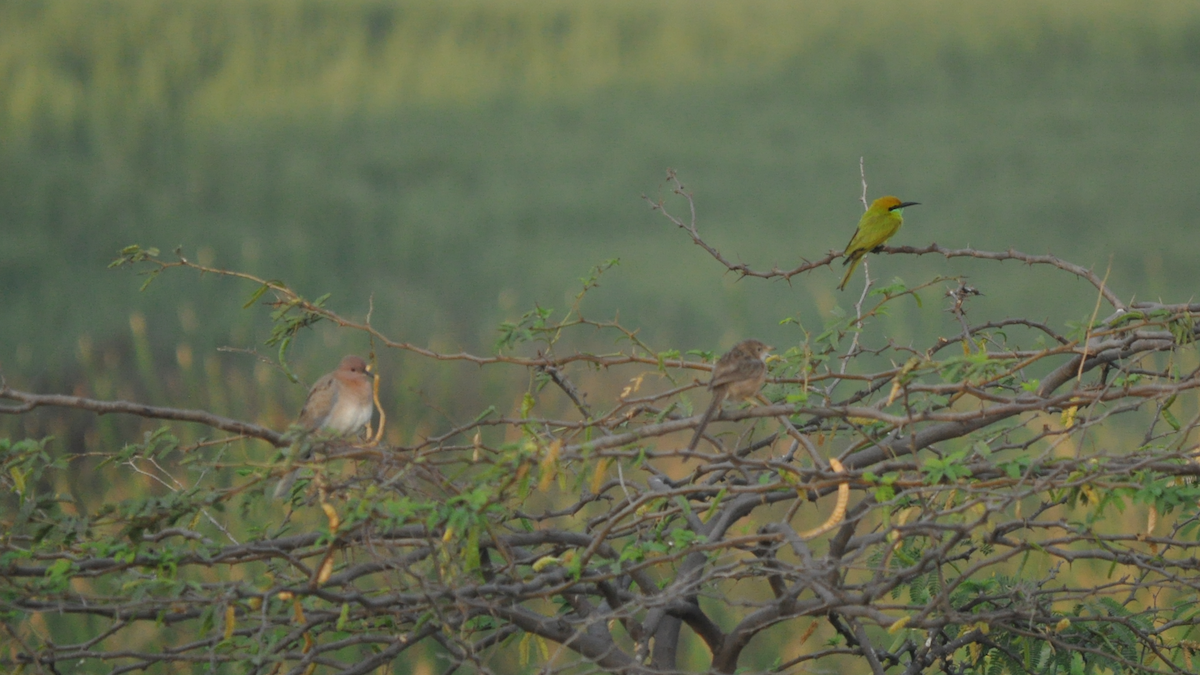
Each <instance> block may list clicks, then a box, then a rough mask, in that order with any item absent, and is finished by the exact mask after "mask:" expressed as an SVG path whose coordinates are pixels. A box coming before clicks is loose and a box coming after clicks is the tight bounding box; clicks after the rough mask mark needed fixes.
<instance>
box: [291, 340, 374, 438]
mask: <svg viewBox="0 0 1200 675" xmlns="http://www.w3.org/2000/svg"><path fill="white" fill-rule="evenodd" d="M371 394H372V391H371V375H370V374H368V373H367V362H366V361H363V360H362V359H361V358H359V357H357V356H354V355H353V354H351V355H350V356H347V357H346V358H344V359H342V362H341V364H339V365H338V368H337V370H335V371H333V372H332V373H328V374H326V375H324V376H323V377H321V379H319V380H317V383H316V384H314V385H313V386H312V389H309V390H308V399H307V400H305V401H304V407H303V408H301V409H300V417H299V419H297V420H296V424H299V425H300V426H302V427H304V428H305V429H306V430H308V431H316V430H318V429H322V430H325V431H332V432H333V433H335V434H338V435H339V436H353V435H355V434H357V433H359V432H361V431H362V430H363V427H365V426H367V423H368V422H370V421H371V414H372V413H373V412H375V405H374V403H373V402H372V398H371Z"/></svg>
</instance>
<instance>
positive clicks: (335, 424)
mask: <svg viewBox="0 0 1200 675" xmlns="http://www.w3.org/2000/svg"><path fill="white" fill-rule="evenodd" d="M373 393H374V392H373V390H372V388H371V375H370V374H369V373H368V372H367V362H366V361H364V360H362V359H361V358H360V357H358V356H355V355H353V354H351V355H350V356H347V357H345V358H343V359H342V362H341V363H340V364H339V365H338V367H337V370H335V371H333V372H332V373H327V374H325V375H323V376H322V377H321V379H319V380H317V383H316V384H314V385H313V386H312V389H309V390H308V398H307V399H305V401H304V407H303V408H301V409H300V417H299V418H297V420H296V424H297V425H298V426H300V427H303V428H304V430H305V431H308V432H313V431H318V430H319V431H329V432H332V433H334V434H336V435H338V436H356V435H358V434H360V433H362V430H363V428H364V427H366V426H367V424H368V423H370V421H371V415H372V414H373V413H374V412H375V404H374V399H373V397H372V395H373ZM299 475H300V470H299V469H297V470H295V471H293V472H291V473H290V474H288V475H287V476H284V478H283V479H282V480H280V481H279V484H278V485H276V486H275V497H276V498H279V497H282V496H283V495H285V494H287V492H288V490H290V489H291V488H292V484H293V483H295V482H296V478H297V477H299Z"/></svg>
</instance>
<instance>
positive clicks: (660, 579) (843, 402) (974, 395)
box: [0, 177, 1200, 675]
mask: <svg viewBox="0 0 1200 675" xmlns="http://www.w3.org/2000/svg"><path fill="white" fill-rule="evenodd" d="M672 180H674V179H673V177H672ZM673 185H674V189H675V192H676V193H677V194H678V195H680V196H681V197H682V198H683V199H684V200H685V201H684V203H686V204H687V205H689V206H691V205H692V197H691V195H690V194H689V193H688V192H687V190H686V189H685V188H684V186H683V185H682V184H679V183H678V182H674V183H673ZM864 196H865V195H864ZM651 206H652V208H654V209H655V210H657V211H660V212H661V213H662V214H663V216H664V217H665V218H666V219H667V222H668V223H671V224H673V225H674V226H677V227H679V228H680V229H681V230H682V231H683V232H684V233H685V234H686V236H687V237H690V239H691V240H692V241H693V242H694V243H695V244H696V245H699V246H701V247H703V248H704V249H705V250H706V251H707V253H708V254H709V255H710V257H711V259H712V260H713V261H714V265H713V270H714V273H727V274H729V273H731V274H735V275H740V276H741V277H744V278H745V279H744V283H784V282H786V283H793V284H795V283H806V284H808V283H812V284H817V283H830V282H829V281H828V279H826V278H825V277H824V276H820V277H819V276H817V275H816V274H815V272H818V271H820V270H822V269H823V268H824V267H826V266H829V265H830V263H832V262H834V261H836V260H837V259H838V258H839V257H840V255H841V254H840V252H836V251H834V252H830V253H829V254H828V255H826V256H824V257H821V258H820V259H817V260H814V261H806V262H804V263H803V264H801V265H799V266H798V267H796V268H795V269H789V270H781V269H770V270H767V269H759V268H754V267H753V266H751V265H748V264H744V263H737V262H734V261H732V260H731V259H729V258H727V257H726V256H724V255H723V254H722V253H721V252H720V251H718V250H717V249H716V248H714V247H713V246H711V245H710V244H708V243H707V242H706V241H705V240H704V238H703V237H702V235H701V232H700V231H699V229H698V227H697V225H696V221H695V215H694V214H695V210H694V208H693V209H692V211H691V214H690V215H688V216H683V217H681V216H679V215H676V214H673V213H671V212H669V211H668V210H667V208H666V205H665V204H664V203H663V202H661V201H659V202H651ZM876 252H877V253H880V254H885V255H891V256H900V257H903V256H916V255H941V256H945V257H960V258H966V259H968V260H969V262H970V264H972V265H995V264H1008V265H1010V266H1011V269H1012V274H1020V273H1021V270H1022V269H1023V268H1022V267H1018V266H1017V265H1013V264H1012V263H1014V262H1016V263H1022V264H1024V265H1045V266H1050V267H1052V268H1054V269H1055V270H1057V271H1058V272H1059V273H1060V274H1061V276H1062V278H1063V283H1066V282H1067V281H1071V280H1082V281H1083V282H1085V283H1088V284H1091V285H1092V286H1093V287H1094V288H1095V297H1096V301H1095V304H1094V306H1089V307H1080V308H1078V313H1077V314H1076V315H1074V316H1071V317H1051V318H1050V319H1048V320H1043V319H1040V318H1035V317H989V316H975V313H973V312H970V311H969V310H970V306H971V302H972V299H973V298H974V297H975V296H976V295H977V294H978V293H979V290H977V289H975V288H972V287H971V286H969V285H968V284H967V283H966V281H967V280H965V279H959V278H944V277H936V278H932V279H928V280H926V281H923V282H921V283H919V284H916V285H906V284H904V283H902V282H899V281H896V282H893V283H883V284H881V283H878V282H875V281H873V280H871V278H870V276H869V263H868V273H867V274H868V276H867V281H866V283H865V284H862V285H861V291H858V292H855V293H854V294H853V296H851V295H850V294H849V292H848V293H847V297H850V298H851V300H852V302H853V305H852V307H851V308H850V309H849V310H848V311H844V312H835V313H834V314H833V315H832V316H831V318H829V319H828V320H827V321H826V322H825V323H824V324H823V325H822V326H821V327H820V329H819V330H807V329H805V327H804V325H803V322H801V321H800V320H799V319H796V318H791V319H787V318H785V319H784V320H785V321H790V322H792V323H794V324H796V328H797V330H796V336H797V337H796V339H795V340H794V341H793V342H791V343H789V344H784V345H780V344H777V345H776V354H777V356H778V357H779V358H778V359H776V360H774V361H772V363H771V364H770V371H769V375H768V378H767V384H766V386H765V387H764V388H763V390H762V392H761V393H760V396H759V397H758V400H756V401H752V402H751V404H749V405H742V406H737V405H728V406H726V407H725V408H724V409H722V410H721V411H719V412H718V414H717V415H716V416H715V417H714V421H713V423H712V424H711V425H710V426H709V427H708V428H707V429H706V431H705V434H704V442H702V443H701V444H700V445H699V446H698V447H697V449H696V450H694V451H688V450H686V449H685V448H686V443H687V441H688V439H689V437H690V435H691V432H692V430H693V429H694V427H695V426H696V424H697V422H698V421H699V413H700V412H702V411H703V409H704V406H705V404H706V403H707V395H706V394H705V392H704V383H705V379H706V376H707V374H708V372H709V371H710V370H711V368H712V364H713V362H714V361H715V360H716V357H717V356H718V355H719V354H718V353H715V352H688V353H681V352H680V351H679V350H673V349H659V348H653V347H651V346H650V345H648V344H646V343H645V342H644V341H643V340H642V339H641V338H640V337H639V334H638V331H637V330H636V329H634V328H631V327H628V326H625V325H623V324H622V323H621V321H620V320H619V319H618V318H611V319H603V320H598V319H594V318H590V317H589V316H588V315H587V314H586V298H587V293H588V291H589V289H591V288H593V287H595V286H596V285H597V284H598V283H600V280H601V277H602V275H603V274H605V273H606V272H607V271H608V270H609V269H610V268H611V267H612V266H613V265H614V264H615V261H610V262H608V263H604V264H601V265H598V266H597V267H596V268H595V269H594V270H592V272H591V274H590V275H589V276H588V277H586V278H585V279H583V280H582V281H583V287H582V289H581V290H580V291H579V292H578V294H577V295H576V296H575V301H574V303H573V305H572V306H571V307H569V309H568V310H567V311H566V312H553V311H551V310H549V309H546V308H542V307H535V308H534V309H532V310H530V311H529V312H527V313H525V314H524V315H523V316H521V317H520V318H519V319H516V320H514V321H512V322H508V323H505V324H504V325H503V326H501V329H500V337H499V339H498V342H497V345H496V349H495V352H494V353H492V354H486V355H484V354H471V353H466V352H448V351H438V350H436V349H431V348H427V347H421V346H418V345H414V344H409V343H407V342H405V341H404V340H403V339H402V338H400V337H396V336H389V335H386V334H384V333H382V332H380V331H378V330H376V329H375V328H374V327H373V326H372V325H371V322H370V317H369V316H368V317H366V318H364V319H355V318H350V317H346V316H342V315H340V314H338V313H337V311H336V310H335V309H333V308H331V307H330V306H329V303H328V299H327V298H317V299H309V298H306V297H303V296H302V295H300V294H299V293H297V292H296V291H295V290H293V289H291V288H289V287H288V286H287V285H286V284H285V283H283V282H280V281H273V280H265V279H261V278H258V277H256V276H254V275H252V274H249V273H246V272H242V271H236V270H228V269H218V268H215V267H210V266H206V265H201V264H199V263H196V262H194V261H192V260H190V259H188V258H187V257H186V256H185V255H184V254H183V252H182V251H176V253H175V254H174V255H173V256H172V255H162V254H161V253H160V252H159V251H157V250H154V249H151V248H143V247H140V246H131V247H129V248H127V249H125V250H124V251H122V253H121V257H120V258H119V259H118V260H117V261H116V262H114V266H117V267H131V268H134V269H137V270H138V271H139V272H140V273H142V274H145V275H147V283H151V282H152V281H153V280H154V279H155V278H156V277H158V276H160V275H163V274H217V275H225V276H231V277H236V278H239V279H241V280H243V281H244V282H245V283H246V284H247V292H248V294H249V297H248V302H246V306H247V307H248V308H249V307H260V308H265V310H266V311H269V312H270V314H271V318H272V320H273V321H274V332H273V333H272V335H271V337H270V339H269V340H268V345H269V346H273V347H277V348H278V355H277V357H275V358H274V363H275V365H276V366H278V367H280V368H281V369H283V370H284V372H289V373H290V370H289V368H290V366H289V364H288V361H287V354H288V348H289V346H290V345H291V344H292V343H293V341H294V340H296V339H298V338H300V337H301V336H303V335H304V331H305V329H306V328H308V327H310V326H313V325H314V324H316V323H319V322H327V323H332V324H334V325H336V326H338V327H339V328H340V329H342V330H346V331H355V332H358V333H361V334H362V335H363V336H364V338H365V339H368V340H369V342H370V344H371V348H372V352H373V355H374V354H375V353H381V352H383V351H385V350H400V351H404V352H408V353H411V354H413V355H416V356H419V357H422V358H427V359H430V360H435V361H445V362H466V363H470V364H475V365H477V366H478V367H479V368H481V369H482V368H487V369H494V368H495V369H512V370H516V371H520V372H523V373H527V377H526V380H527V382H528V385H527V387H525V388H524V389H523V390H522V391H520V392H517V393H516V394H515V395H514V397H513V398H511V399H507V400H497V401H494V402H493V403H491V404H490V405H488V406H486V407H484V408H483V409H481V410H479V411H478V413H477V415H476V416H475V417H474V418H473V419H470V420H467V421H463V422H455V423H453V424H449V425H444V426H443V428H440V429H438V430H437V431H436V432H435V433H432V434H430V435H428V436H426V437H423V438H422V439H421V440H419V441H418V442H415V443H412V444H410V445H404V446H401V445H394V444H390V443H389V442H387V441H386V440H384V434H383V433H382V432H383V429H381V428H379V427H383V426H386V423H387V422H386V417H387V414H388V412H389V409H388V406H387V403H386V401H384V402H380V407H379V412H380V413H382V414H381V415H380V416H379V418H380V419H378V420H377V424H376V427H375V429H376V432H375V433H374V434H372V435H371V438H370V439H369V440H353V441H352V440H347V439H338V438H333V437H330V436H327V435H323V434H321V433H319V432H318V433H313V434H305V433H303V432H301V431H300V430H299V429H297V428H292V429H290V430H287V431H285V432H281V431H278V430H273V429H268V428H266V427H264V426H261V425H260V424H258V423H256V421H254V420H243V419H236V418H232V417H224V416H220V415H217V414H214V413H212V412H209V411H206V410H199V409H182V408H173V407H164V406H160V405H156V403H157V402H154V401H149V402H133V401H122V400H112V399H105V400H101V399H95V398H87V397H81V396H71V395H63V394H54V393H38V392H31V391H24V390H20V389H16V388H13V387H10V386H9V385H8V384H7V383H3V384H0V398H3V399H4V400H6V401H8V403H7V404H5V405H3V406H2V407H0V413H3V414H5V415H15V416H20V415H30V414H33V413H34V411H35V410H37V409H39V408H46V407H52V408H74V409H82V410H87V411H92V412H94V413H97V414H111V413H119V414H126V415H134V416H139V417H142V418H145V419H150V420H161V421H162V425H161V426H160V427H158V428H157V430H155V431H153V432H150V433H147V434H145V435H144V436H141V437H129V438H116V439H111V447H107V448H106V449H105V451H104V453H102V454H103V457H102V458H101V459H102V461H103V462H106V463H110V464H119V465H125V466H128V467H129V468H130V470H131V472H133V474H135V475H137V476H139V477H141V478H144V479H145V480H146V483H147V488H146V489H145V490H143V491H142V493H141V494H140V496H137V497H130V498H125V499H121V500H117V501H111V502H104V503H102V504H99V505H96V506H86V507H85V503H84V502H83V501H81V500H79V499H77V498H75V497H73V496H72V495H70V494H65V493H63V492H61V491H60V489H59V487H57V486H61V485H62V484H63V483H62V481H61V480H60V479H59V477H60V476H61V475H62V474H63V473H65V472H70V471H72V470H73V467H75V466H78V464H77V462H75V461H74V460H75V459H76V458H73V457H72V456H71V455H70V453H69V451H68V450H67V449H64V448H63V447H61V445H60V444H59V443H58V442H57V441H56V440H55V439H52V438H49V437H45V438H21V437H9V438H0V461H2V462H3V472H2V473H0V481H2V482H3V485H4V487H5V491H6V494H4V495H2V496H0V523H2V525H3V534H2V535H0V542H2V548H0V580H2V582H3V583H2V584H0V616H2V618H3V626H4V630H5V632H6V633H7V637H8V640H9V642H8V644H9V647H8V648H7V649H3V650H0V663H3V664H4V667H5V668H9V669H11V668H14V667H18V666H20V667H23V668H25V671H26V672H39V673H43V672H44V673H49V672H111V673H126V672H143V671H145V672H230V673H232V672H248V673H312V672H321V673H343V674H352V673H370V672H413V671H414V670H416V669H417V667H416V666H415V665H414V661H413V660H411V659H410V658H409V657H410V655H412V654H414V653H416V652H420V653H421V654H426V655H429V658H430V659H432V662H433V663H434V664H435V667H436V668H437V669H438V672H443V673H446V674H447V675H449V674H450V673H455V672H516V671H528V672H533V671H535V670H537V671H538V672H558V671H565V672H595V671H603V672H616V673H654V672H679V671H710V672H715V673H734V672H795V673H798V672H809V670H810V669H812V668H815V667H817V666H818V665H819V667H820V668H821V669H822V670H823V671H824V672H830V671H832V670H835V669H841V672H854V673H865V672H870V673H875V674H881V673H908V674H916V673H934V672H945V673H956V674H959V673H961V674H968V673H971V674H974V673H980V674H982V673H987V674H992V673H1014V674H1016V673H1070V674H1071V675H1075V674H1076V673H1109V672H1112V673H1177V672H1190V671H1192V670H1193V665H1192V658H1193V655H1194V651H1195V650H1196V649H1197V647H1198V646H1200V641H1197V640H1196V637H1195V631H1196V625H1197V623H1198V622H1200V617H1198V611H1200V606H1198V605H1197V603H1196V592H1197V589H1198V588H1200V562H1198V561H1197V558H1196V556H1195V554H1194V546H1195V543H1196V536H1197V525H1198V524H1200V520H1198V519H1197V500H1198V499H1200V488H1198V487H1197V486H1196V485H1195V484H1194V481H1193V479H1194V477H1195V476H1196V475H1197V474H1198V473H1200V460H1198V459H1197V445H1196V441H1195V433H1194V432H1195V429H1196V427H1197V426H1198V425H1200V414H1198V413H1196V412H1195V411H1196V410H1197V406H1196V396H1195V394H1194V393H1193V391H1192V390H1194V389H1196V388H1197V387H1198V386H1200V359H1198V358H1197V354H1196V349H1195V346H1194V343H1195V338H1196V335H1197V329H1198V327H1197V323H1196V319H1195V318H1194V316H1193V314H1194V313H1196V312H1200V303H1192V302H1177V303H1168V302H1146V301H1141V302H1132V301H1129V302H1127V301H1125V300H1122V298H1123V297H1125V295H1123V294H1124V293H1128V291H1127V290H1126V289H1113V288H1110V287H1109V286H1108V284H1107V281H1106V278H1105V277H1103V276H1102V275H1098V274H1096V273H1095V272H1094V271H1093V270H1090V269H1087V268H1085V267H1082V266H1079V265H1076V264H1073V263H1071V262H1068V261H1066V260H1062V259H1059V258H1057V257H1054V256H1050V255H1029V254H1024V253H1021V252H1019V251H1017V250H1013V249H1010V250H1008V251H998V252H997V251H981V250H975V249H970V248H961V249H951V248H946V247H943V246H939V245H937V244H932V245H929V246H927V247H923V248H918V247H909V246H890V247H883V248H881V249H878V250H877V251H876ZM868 257H869V256H868ZM1004 261H1011V262H1008V263H1004ZM856 285H858V281H857V280H856V281H853V282H852V283H851V286H850V288H854V287H856ZM1046 290H1047V292H1054V290H1053V289H1052V288H1048V289H1046ZM903 306H909V307H917V308H919V309H920V310H921V311H926V312H949V313H950V314H951V315H952V316H953V317H954V318H955V320H956V323H957V324H958V326H959V328H960V330H958V331H957V332H952V333H949V334H946V335H943V336H941V337H938V338H937V339H935V340H933V341H932V342H930V343H929V344H922V345H914V344H903V343H901V342H900V341H898V340H896V339H895V338H894V336H891V335H889V334H888V332H887V330H886V329H885V327H884V324H885V322H884V321H882V318H883V317H884V316H885V315H886V314H887V313H888V312H889V311H899V309H900V308H901V307H903ZM256 311H257V310H256ZM780 318H781V317H759V318H758V319H759V320H761V321H773V322H778V321H779V320H780ZM1081 319H1082V320H1081ZM596 335H600V336H602V337H604V338H609V337H611V338H615V340H616V344H617V347H616V348H613V349H611V350H608V351H604V350H597V349H594V348H592V347H591V345H594V344H595V342H596V337H595V336H596ZM744 337H753V336H750V335H747V336H744ZM379 377H381V378H387V377H389V373H388V372H384V371H381V372H379ZM185 425H201V426H202V427H203V428H204V429H205V431H204V432H203V434H202V437H201V438H200V440H198V441H194V442H193V441H187V442H185V441H183V440H181V438H182V437H181V435H180V434H179V431H178V430H179V429H180V428H181V427H183V426H185ZM297 467H299V468H300V469H301V470H302V473H301V476H302V478H301V480H299V481H297V482H296V483H295V484H294V485H293V487H292V490H291V492H290V494H289V495H288V496H287V499H285V500H279V501H276V500H272V498H271V493H272V489H273V488H274V486H275V485H276V483H277V482H278V481H279V480H280V478H281V477H282V476H284V475H286V474H288V473H290V472H291V471H292V470H294V469H295V468H297ZM381 668H382V669H383V670H382V671H380V669H381ZM387 668H391V671H388V670H387Z"/></svg>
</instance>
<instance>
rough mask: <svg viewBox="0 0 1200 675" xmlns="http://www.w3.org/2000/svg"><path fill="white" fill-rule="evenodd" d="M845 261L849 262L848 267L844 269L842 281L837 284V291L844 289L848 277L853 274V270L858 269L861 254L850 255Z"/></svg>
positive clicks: (848, 279)
mask: <svg viewBox="0 0 1200 675" xmlns="http://www.w3.org/2000/svg"><path fill="white" fill-rule="evenodd" d="M846 262H848V263H850V269H848V270H846V276H844V277H842V283H840V284H838V290H839V291H844V290H846V284H848V283H850V277H852V276H854V270H856V269H858V263H860V262H862V256H861V255H860V256H857V257H854V256H852V257H851V258H847V260H846ZM843 264H845V263H843Z"/></svg>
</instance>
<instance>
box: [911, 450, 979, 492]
mask: <svg viewBox="0 0 1200 675" xmlns="http://www.w3.org/2000/svg"><path fill="white" fill-rule="evenodd" d="M967 453H968V451H967V450H959V451H958V452H955V453H952V454H950V455H948V456H946V457H945V458H937V457H931V458H929V459H926V460H925V464H924V466H922V467H921V471H922V472H924V474H925V482H926V483H928V484H930V485H937V484H938V483H941V482H942V481H943V480H945V481H947V482H950V483H953V482H956V481H959V480H962V479H963V478H967V477H969V476H970V475H971V469H970V467H969V466H967V464H966V462H965V461H963V460H965V459H966V457H967Z"/></svg>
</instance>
